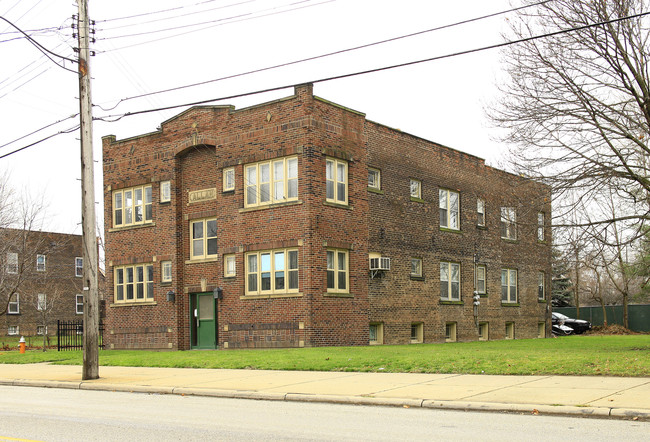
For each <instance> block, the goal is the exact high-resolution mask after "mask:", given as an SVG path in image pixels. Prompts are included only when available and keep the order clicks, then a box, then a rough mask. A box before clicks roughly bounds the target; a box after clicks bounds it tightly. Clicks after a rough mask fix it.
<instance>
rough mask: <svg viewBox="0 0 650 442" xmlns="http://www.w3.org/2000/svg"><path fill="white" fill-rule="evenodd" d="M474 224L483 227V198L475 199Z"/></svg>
mask: <svg viewBox="0 0 650 442" xmlns="http://www.w3.org/2000/svg"><path fill="white" fill-rule="evenodd" d="M476 225H477V226H481V227H485V200H484V199H483V198H477V199H476Z"/></svg>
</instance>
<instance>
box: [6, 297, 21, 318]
mask: <svg viewBox="0 0 650 442" xmlns="http://www.w3.org/2000/svg"><path fill="white" fill-rule="evenodd" d="M12 298H13V299H15V301H12ZM7 314H9V315H18V314H20V295H19V294H18V293H14V294H13V295H11V296H10V297H9V302H8V303H7Z"/></svg>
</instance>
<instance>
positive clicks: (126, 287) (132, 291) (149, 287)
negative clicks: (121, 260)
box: [113, 264, 153, 303]
mask: <svg viewBox="0 0 650 442" xmlns="http://www.w3.org/2000/svg"><path fill="white" fill-rule="evenodd" d="M113 273H114V278H115V302H116V303H131V302H150V301H153V264H137V265H132V266H122V267H115V268H114V269H113Z"/></svg>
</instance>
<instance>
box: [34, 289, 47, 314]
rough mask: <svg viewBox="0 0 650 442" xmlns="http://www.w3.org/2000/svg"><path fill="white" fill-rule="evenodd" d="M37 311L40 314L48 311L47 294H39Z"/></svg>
mask: <svg viewBox="0 0 650 442" xmlns="http://www.w3.org/2000/svg"><path fill="white" fill-rule="evenodd" d="M36 310H38V311H39V312H42V311H45V310H47V295H46V294H45V293H39V294H38V298H37V301H36Z"/></svg>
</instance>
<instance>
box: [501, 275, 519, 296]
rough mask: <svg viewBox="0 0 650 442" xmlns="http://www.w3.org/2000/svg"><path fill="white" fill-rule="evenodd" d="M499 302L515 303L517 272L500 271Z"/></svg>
mask: <svg viewBox="0 0 650 442" xmlns="http://www.w3.org/2000/svg"><path fill="white" fill-rule="evenodd" d="M501 302H502V303H504V304H516V303H517V270H515V269H501Z"/></svg>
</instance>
